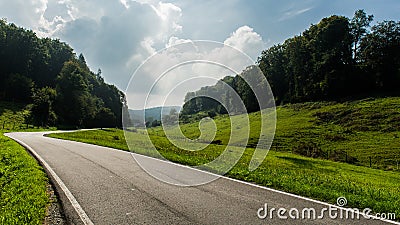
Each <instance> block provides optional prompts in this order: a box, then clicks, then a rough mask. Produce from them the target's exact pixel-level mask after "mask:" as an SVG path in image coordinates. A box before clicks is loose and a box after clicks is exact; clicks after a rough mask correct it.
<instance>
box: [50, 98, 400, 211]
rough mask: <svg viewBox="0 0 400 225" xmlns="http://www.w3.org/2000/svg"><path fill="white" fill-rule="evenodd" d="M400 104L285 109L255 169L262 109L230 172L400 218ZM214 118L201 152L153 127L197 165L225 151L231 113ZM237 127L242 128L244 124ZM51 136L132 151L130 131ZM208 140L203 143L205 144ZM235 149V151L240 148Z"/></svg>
mask: <svg viewBox="0 0 400 225" xmlns="http://www.w3.org/2000/svg"><path fill="white" fill-rule="evenodd" d="M399 104H400V98H383V99H376V100H373V99H367V100H363V101H354V102H347V103H328V102H327V103H305V104H296V105H288V106H285V107H279V108H278V121H277V130H276V139H275V142H274V144H273V146H274V147H273V148H272V151H270V152H269V154H268V156H267V158H266V159H265V160H264V162H263V163H262V165H261V166H260V167H259V168H258V169H256V170H255V171H253V172H250V171H249V170H248V163H249V162H250V159H251V157H252V153H253V151H254V149H253V148H251V146H253V145H254V143H255V142H256V140H257V136H258V132H257V131H259V124H260V123H259V121H257V120H256V118H258V117H259V113H253V114H251V115H250V121H251V135H250V136H251V138H250V143H248V145H249V147H248V148H247V149H246V151H245V152H244V154H243V157H242V158H241V159H240V161H239V163H237V164H236V166H235V167H234V168H233V169H232V170H231V171H229V173H228V174H227V176H229V177H233V178H237V179H241V180H245V181H249V182H254V183H257V184H260V185H264V186H268V187H272V188H276V189H279V190H283V191H288V192H291V193H295V194H299V195H303V196H307V197H311V198H314V199H319V200H323V201H327V202H331V203H335V201H336V198H338V197H340V196H345V197H346V198H347V200H348V205H349V206H351V207H358V208H360V209H363V208H365V207H369V208H371V209H373V210H374V211H375V212H395V213H396V214H397V215H400V188H399V183H400V173H399V172H398V171H397V170H398V169H397V167H396V165H394V161H393V160H394V159H396V157H397V156H398V154H399V149H400V147H399V142H398V141H396V140H398V139H397V136H399V135H400V132H399V129H398V128H399V124H398V123H397V122H398V121H399V120H398V117H399V111H398V109H397V107H396V105H399ZM346 116H347V117H348V118H347V119H346ZM234 119H235V120H237V121H240V120H244V117H243V116H241V115H238V116H236V118H234ZM203 122H204V121H203ZM208 122H209V121H205V122H204V123H205V124H204V125H202V126H203V128H204V127H206V129H207V123H208ZM215 122H216V125H217V128H218V129H217V134H216V137H215V138H214V139H213V140H214V141H215V140H220V141H221V144H211V145H208V147H206V148H205V149H204V150H202V151H185V150H182V149H179V148H177V147H176V146H174V145H173V144H171V143H170V142H169V141H168V139H167V138H165V134H164V131H163V130H162V128H152V129H149V130H148V132H149V133H150V138H151V140H152V143H153V144H154V145H155V146H156V148H157V149H158V151H159V152H160V153H161V154H162V155H163V156H164V157H165V158H167V159H169V160H171V161H174V162H178V163H182V164H186V165H191V166H195V165H201V164H204V163H207V162H209V161H211V160H213V159H215V158H216V157H217V156H218V155H219V154H220V153H221V152H222V151H224V150H225V147H226V146H225V144H226V143H227V141H228V139H229V134H230V123H228V122H229V118H228V117H226V116H220V117H216V118H215ZM234 126H235V129H239V130H240V129H242V124H240V123H239V124H234ZM181 130H182V131H183V132H184V133H185V134H186V135H187V136H188V137H191V138H193V139H196V138H198V137H199V135H200V131H199V125H198V123H192V124H184V125H182V127H181ZM127 135H128V137H129V141H130V142H131V144H132V146H136V147H135V148H134V149H132V150H133V151H134V152H137V153H141V154H147V155H153V156H155V155H154V154H153V153H152V152H151V151H149V149H150V146H149V143H148V142H147V141H146V140H147V137H146V135H145V131H144V130H138V132H129V133H127ZM51 136H53V137H58V138H64V139H71V140H76V141H83V142H88V143H92V144H98V145H104V146H109V147H114V148H119V149H124V150H128V146H127V144H126V141H125V136H124V133H123V131H121V130H116V129H107V130H96V131H84V132H77V133H65V134H52V135H51ZM200 137H201V138H204V140H207V139H209V138H210V137H208V136H207V135H203V136H200ZM211 138H212V137H211ZM204 140H200V142H198V143H197V144H198V145H199V146H200V147H201V145H202V144H203V145H204V143H202V142H203V141H204ZM194 143H196V142H194ZM180 144H182V143H180ZM199 146H197V147H199ZM275 146H278V147H275ZM316 149H318V150H316ZM230 150H231V151H233V152H234V151H235V148H234V147H232V148H231V149H230ZM277 150H278V151H277ZM309 150H310V151H309ZM308 152H312V153H313V154H312V155H310V156H313V157H314V158H312V157H305V156H302V155H301V154H303V155H306V153H308ZM343 152H347V154H348V155H347V160H348V161H349V162H351V163H353V164H359V165H362V166H359V165H358V166H357V165H352V164H350V163H345V162H344V161H346V158H345V155H342V153H343ZM328 153H329V157H328ZM369 156H371V157H372V158H373V165H372V167H374V168H368V167H369ZM341 157H343V158H341ZM325 158H329V159H325ZM378 159H379V160H378ZM357 160H358V162H357ZM337 161H339V162H337ZM341 161H343V162H341ZM387 170H392V171H387Z"/></svg>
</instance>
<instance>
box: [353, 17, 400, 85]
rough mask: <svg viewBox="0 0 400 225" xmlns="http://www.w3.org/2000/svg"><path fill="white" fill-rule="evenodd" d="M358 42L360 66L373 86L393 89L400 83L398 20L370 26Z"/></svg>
mask: <svg viewBox="0 0 400 225" xmlns="http://www.w3.org/2000/svg"><path fill="white" fill-rule="evenodd" d="M371 30H372V33H370V34H368V35H366V36H365V38H363V39H362V41H361V44H360V60H361V64H362V67H363V68H364V70H365V71H366V73H367V74H369V75H370V77H371V78H372V79H373V81H374V84H375V88H377V89H378V90H381V91H395V90H398V88H399V85H400V22H395V21H384V22H381V23H379V24H377V25H375V26H373V27H372V29H371Z"/></svg>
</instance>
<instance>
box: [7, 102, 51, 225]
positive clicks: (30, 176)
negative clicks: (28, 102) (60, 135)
mask: <svg viewBox="0 0 400 225" xmlns="http://www.w3.org/2000/svg"><path fill="white" fill-rule="evenodd" d="M26 113H27V112H26V111H25V110H23V106H22V105H18V104H14V103H13V104H11V103H6V102H0V122H1V124H0V126H1V127H0V146H1V148H0V224H42V223H43V220H44V218H45V215H46V207H47V205H48V203H49V195H48V193H47V185H48V179H47V176H46V174H45V173H44V171H43V169H42V168H41V167H40V166H39V165H38V163H37V162H36V160H35V159H33V158H32V157H31V156H30V155H29V154H28V153H27V152H26V150H25V149H24V148H23V147H21V146H20V145H19V144H17V143H16V142H15V141H13V140H11V139H10V138H8V137H5V136H4V135H3V134H4V133H5V132H11V131H22V130H23V131H29V130H31V131H36V130H38V129H32V128H30V129H26V128H28V127H29V126H27V125H26V124H25V123H24V115H25V114H26Z"/></svg>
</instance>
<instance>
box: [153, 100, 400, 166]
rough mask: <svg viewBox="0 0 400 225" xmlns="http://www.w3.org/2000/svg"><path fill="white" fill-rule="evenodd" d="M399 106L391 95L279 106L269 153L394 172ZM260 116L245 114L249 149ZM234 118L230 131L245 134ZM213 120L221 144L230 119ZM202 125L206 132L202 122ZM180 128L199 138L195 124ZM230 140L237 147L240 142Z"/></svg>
mask: <svg viewBox="0 0 400 225" xmlns="http://www.w3.org/2000/svg"><path fill="white" fill-rule="evenodd" d="M399 106H400V98H399V97H392V98H381V99H372V98H371V99H364V100H359V101H352V102H345V103H334V102H316V103H302V104H292V105H286V106H283V107H278V108H277V127H276V133H275V139H274V143H273V147H272V150H275V151H283V152H293V153H298V154H301V155H305V156H313V157H316V158H323V159H331V160H333V161H341V162H348V163H352V164H356V165H363V166H368V167H369V166H371V167H373V168H380V169H385V170H399V168H398V163H399V161H400V107H399ZM259 118H260V113H259V112H256V113H251V114H250V115H249V120H250V125H251V132H250V138H249V142H248V144H247V145H248V147H253V146H255V145H256V144H257V142H258V138H259V132H260V119H259ZM234 119H235V121H236V122H238V123H235V127H234V129H239V130H240V129H242V133H243V134H244V133H245V132H246V129H247V128H246V126H245V125H244V124H245V120H246V117H245V116H242V115H238V116H235V117H234ZM215 122H216V125H217V128H218V129H217V132H216V136H215V139H214V141H215V140H220V141H221V142H222V144H225V145H226V144H227V143H228V141H229V139H230V137H231V136H230V133H231V124H230V119H229V117H228V116H227V115H224V116H219V117H217V118H215ZM210 123H211V122H210ZM203 127H206V128H205V129H207V124H205V125H204V126H203ZM181 130H182V132H183V133H184V134H185V135H186V136H187V137H189V138H192V139H196V138H198V137H199V135H200V130H199V125H198V123H191V124H183V125H181ZM149 132H150V133H151V134H153V135H158V136H165V134H164V131H163V129H161V128H155V129H150V130H149ZM206 133H207V132H206ZM239 133H240V132H239ZM234 138H235V140H238V142H239V143H242V140H240V138H237V137H234ZM205 141H206V140H205ZM307 151H308V154H307ZM346 155H347V160H346Z"/></svg>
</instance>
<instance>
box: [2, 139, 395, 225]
mask: <svg viewBox="0 0 400 225" xmlns="http://www.w3.org/2000/svg"><path fill="white" fill-rule="evenodd" d="M43 134H44V133H43V132H42V133H10V134H7V135H8V136H9V137H11V138H13V139H15V140H17V141H19V142H20V143H22V144H25V145H26V146H29V147H28V149H30V150H31V151H33V152H34V153H33V155H35V154H37V155H38V156H37V158H39V160H43V161H44V162H42V164H45V167H46V166H47V167H48V168H47V169H46V170H47V172H48V173H49V174H50V177H52V180H53V183H54V184H55V186H56V190H57V192H58V193H59V196H60V198H61V201H62V203H63V207H64V210H65V213H66V217H67V220H68V221H69V222H70V223H71V224H84V223H86V224H91V223H93V224H388V223H387V222H384V221H380V220H367V219H364V217H363V216H362V215H361V216H360V219H359V220H358V219H340V218H337V219H330V218H329V215H328V212H327V211H326V212H325V213H324V215H325V218H323V219H291V218H289V219H279V218H278V214H277V210H275V211H274V212H273V219H271V218H270V215H267V218H265V219H260V218H259V216H258V214H260V216H263V215H264V213H265V210H262V209H260V208H262V207H264V206H265V204H267V205H268V211H270V210H271V208H276V209H278V208H285V209H287V210H290V209H291V208H297V210H298V211H299V212H300V215H299V216H300V218H301V217H302V215H301V214H302V213H301V212H302V210H303V209H304V208H314V209H315V210H316V212H317V216H318V215H320V214H321V213H320V212H321V210H322V209H323V208H327V209H329V207H332V206H330V205H328V204H325V203H321V202H317V201H312V200H309V199H305V198H301V197H298V196H294V195H290V194H286V193H281V192H277V191H274V190H270V189H266V188H262V187H259V186H256V185H251V184H247V183H244V182H238V181H235V180H232V179H227V178H220V179H218V180H216V181H213V182H211V183H208V184H205V185H200V186H196V187H179V186H174V185H170V184H167V183H164V182H161V181H159V180H156V179H154V178H153V177H152V176H150V175H148V174H147V173H146V172H145V171H143V170H142V169H141V168H140V166H138V165H137V163H136V161H135V160H134V159H133V157H132V155H131V154H130V153H128V152H123V151H118V150H114V149H110V148H105V147H99V146H95V145H89V144H84V143H78V142H71V141H65V140H58V139H52V138H48V137H43ZM136 157H140V156H136ZM143 159H144V160H146V163H149V164H151V165H154V168H155V171H156V172H158V173H160V174H163V173H165V174H167V173H166V171H169V172H170V170H172V171H176V173H185V176H204V177H205V178H207V177H208V176H213V175H210V174H208V173H202V172H199V171H196V170H192V169H190V168H186V167H182V166H179V165H175V164H172V163H167V162H162V161H159V160H155V159H151V158H147V157H144V158H143ZM169 179H172V180H173V179H175V178H174V177H169ZM258 212H259V213H258ZM295 212H296V211H292V215H295ZM332 212H333V214H334V212H337V213H338V217H340V210H337V211H332ZM284 215H286V216H289V212H288V211H287V212H286V213H285V214H284ZM306 217H307V214H306ZM343 217H345V216H343Z"/></svg>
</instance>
